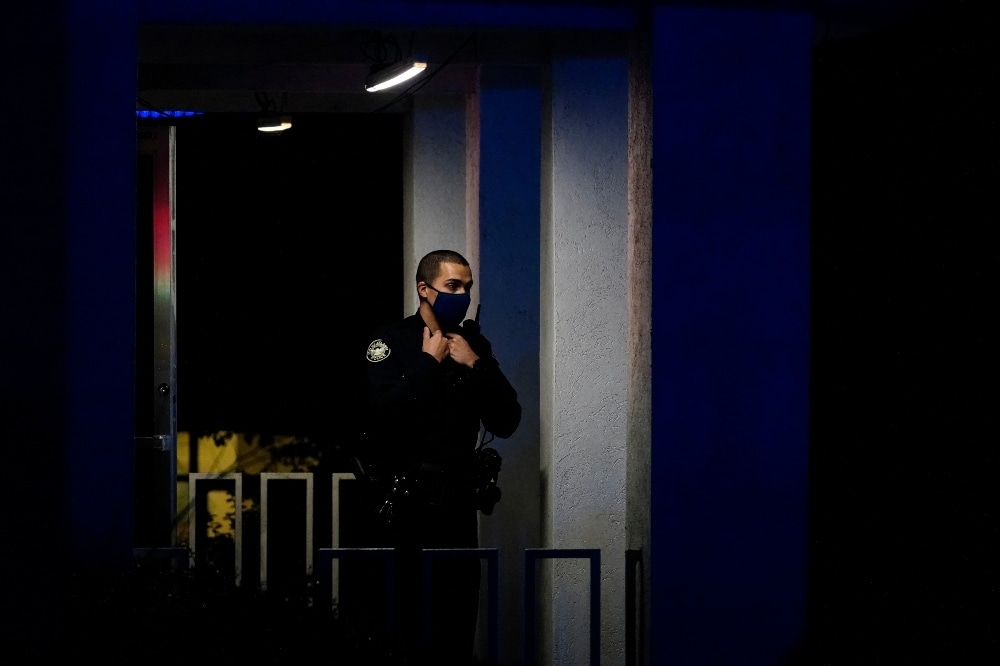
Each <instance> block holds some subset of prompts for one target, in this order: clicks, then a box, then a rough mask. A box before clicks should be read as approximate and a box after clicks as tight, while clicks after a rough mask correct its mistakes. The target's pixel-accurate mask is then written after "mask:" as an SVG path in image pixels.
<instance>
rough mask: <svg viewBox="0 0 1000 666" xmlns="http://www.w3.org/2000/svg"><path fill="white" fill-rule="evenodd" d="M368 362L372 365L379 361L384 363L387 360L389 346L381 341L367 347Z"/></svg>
mask: <svg viewBox="0 0 1000 666" xmlns="http://www.w3.org/2000/svg"><path fill="white" fill-rule="evenodd" d="M367 356H368V360H369V361H371V362H372V363H378V362H379V361H384V360H385V359H387V358H389V345H387V344H385V343H384V342H382V341H381V340H375V341H374V342H372V343H371V344H370V345H368V354H367Z"/></svg>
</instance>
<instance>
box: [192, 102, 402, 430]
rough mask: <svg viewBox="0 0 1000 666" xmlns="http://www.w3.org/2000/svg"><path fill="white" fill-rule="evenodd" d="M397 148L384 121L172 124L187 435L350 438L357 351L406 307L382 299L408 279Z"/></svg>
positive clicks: (243, 118) (321, 118) (354, 117)
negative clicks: (273, 127) (261, 128)
mask: <svg viewBox="0 0 1000 666" xmlns="http://www.w3.org/2000/svg"><path fill="white" fill-rule="evenodd" d="M402 145H403V141H402V121H401V119H400V118H399V117H398V116H392V115H375V114H344V113H340V114H296V115H295V116H294V124H293V127H292V128H291V129H289V130H287V131H286V132H284V133H282V134H277V135H275V134H267V133H262V132H258V131H257V129H256V116H255V115H252V114H246V115H241V114H221V115H208V116H204V117H200V118H196V119H193V120H192V122H190V123H184V124H182V125H181V126H179V127H178V130H177V240H176V247H177V250H176V253H177V322H178V323H177V349H178V352H177V353H178V364H179V366H178V377H177V383H178V409H177V415H178V427H179V429H180V430H182V431H190V432H195V433H200V432H214V431H219V430H228V431H237V432H256V433H271V434H284V435H303V436H312V437H314V438H333V437H338V436H341V435H342V434H343V433H344V432H345V431H350V430H351V428H353V419H354V416H355V415H356V414H357V411H358V406H359V405H358V403H357V402H356V399H357V397H358V396H359V392H358V391H357V390H356V388H357V383H356V381H357V378H358V377H361V376H362V375H361V374H360V373H361V372H362V371H363V365H362V363H363V359H364V353H363V352H364V349H365V346H366V344H367V339H366V338H367V336H368V334H369V332H370V330H371V329H372V328H373V327H374V326H375V324H377V323H380V322H382V321H386V320H389V319H391V318H393V317H396V316H398V315H399V312H400V309H401V301H400V300H396V299H393V298H385V294H386V293H389V294H393V293H398V292H399V284H400V272H401V267H402V196H403V193H402ZM399 298H400V299H401V298H402V295H401V294H400V296H399ZM355 350H358V351H355ZM354 358H357V359H358V365H357V367H356V368H355V367H352V366H350V363H351V359H354Z"/></svg>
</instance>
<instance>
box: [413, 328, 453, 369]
mask: <svg viewBox="0 0 1000 666" xmlns="http://www.w3.org/2000/svg"><path fill="white" fill-rule="evenodd" d="M448 345H449V343H448V338H446V337H444V333H442V332H441V331H434V332H433V333H431V329H430V328H428V327H427V326H424V341H423V344H421V346H420V349H421V350H422V351H425V352H427V353H428V354H430V355H431V356H433V357H434V358H435V359H436V360H437V362H438V363H440V362H441V361H443V360H444V359H445V357H446V356H448V353H449V351H448Z"/></svg>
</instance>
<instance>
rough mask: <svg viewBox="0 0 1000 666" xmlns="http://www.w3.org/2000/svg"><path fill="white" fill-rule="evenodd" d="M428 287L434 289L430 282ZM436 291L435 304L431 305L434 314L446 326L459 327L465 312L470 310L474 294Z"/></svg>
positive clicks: (451, 328)
mask: <svg viewBox="0 0 1000 666" xmlns="http://www.w3.org/2000/svg"><path fill="white" fill-rule="evenodd" d="M427 288H428V289H434V287H432V286H430V285H429V284H428V285H427ZM434 291H437V298H435V299H434V304H433V305H432V306H431V311H432V312H433V313H434V316H435V317H437V320H438V322H439V323H440V324H441V326H443V327H444V328H446V329H449V330H454V329H457V328H458V327H459V326H460V325H461V323H462V320H463V319H465V313H466V312H468V311H469V303H471V302H472V296H470V295H469V294H449V293H446V292H443V291H438V290H437V289H434Z"/></svg>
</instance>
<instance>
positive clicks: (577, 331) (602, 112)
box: [540, 45, 628, 664]
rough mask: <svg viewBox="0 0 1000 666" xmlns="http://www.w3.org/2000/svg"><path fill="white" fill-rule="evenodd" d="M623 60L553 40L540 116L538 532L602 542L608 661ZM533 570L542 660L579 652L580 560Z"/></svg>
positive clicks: (622, 265)
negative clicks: (538, 584) (544, 606)
mask: <svg viewBox="0 0 1000 666" xmlns="http://www.w3.org/2000/svg"><path fill="white" fill-rule="evenodd" d="M627 65H628V63H627V58H626V57H625V55H624V53H623V54H621V55H613V54H612V55H607V54H590V53H587V52H586V51H581V50H575V49H571V48H569V47H568V46H566V45H557V47H556V54H555V55H554V58H553V62H552V65H551V72H550V77H551V80H550V84H551V85H550V93H549V94H550V97H548V98H547V99H546V101H545V104H544V108H545V113H546V116H547V117H546V119H545V122H544V123H543V137H544V138H543V155H542V160H543V167H542V172H543V186H542V189H543V195H542V206H543V213H542V218H543V219H542V251H541V285H542V297H541V298H542V303H541V313H542V314H541V352H540V354H541V362H540V365H541V371H540V374H541V380H540V386H541V389H540V390H541V395H540V399H541V475H542V479H541V483H542V490H541V493H542V542H543V546H545V547H551V548H599V549H600V550H601V573H600V579H601V609H600V617H601V632H600V633H601V636H600V640H601V655H600V656H601V663H605V664H614V663H623V662H624V565H623V562H624V553H625V457H626V448H625V440H626V404H625V403H626V352H627V336H626V320H627V312H628V310H627V303H626V297H627V291H628V282H627V277H626V276H627V268H626V267H627V238H628V228H627V225H628V215H627V213H628V207H627V200H626V199H627V197H626V194H627V192H626V182H627V162H626V159H627V156H626V153H627V136H628V134H627V120H628V108H627V100H628V96H627V93H628V79H627V74H628V67H627ZM544 570H545V575H544V578H543V580H545V581H546V582H545V585H543V589H545V590H546V593H547V594H548V595H549V596H550V597H551V599H552V600H553V601H552V606H551V608H550V609H548V618H547V622H546V628H547V630H548V631H549V632H550V635H548V636H546V637H543V638H542V640H541V645H543V646H544V648H543V649H544V650H551V653H549V654H546V655H545V657H544V660H543V663H553V664H585V663H589V659H590V658H591V655H590V652H589V650H590V642H589V641H590V637H589V633H590V622H589V618H590V615H589V613H590V602H589V575H590V573H589V565H588V563H587V562H586V561H574V560H569V561H559V562H556V563H554V564H553V565H552V566H547V565H545V567H544Z"/></svg>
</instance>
